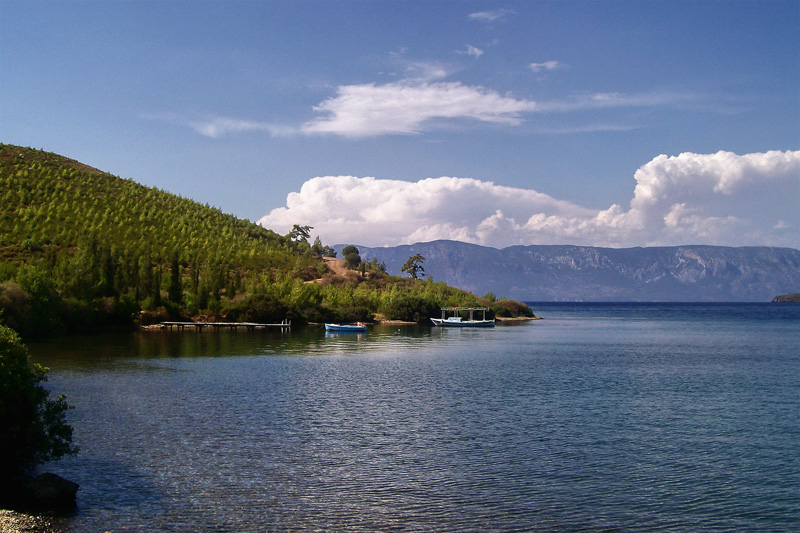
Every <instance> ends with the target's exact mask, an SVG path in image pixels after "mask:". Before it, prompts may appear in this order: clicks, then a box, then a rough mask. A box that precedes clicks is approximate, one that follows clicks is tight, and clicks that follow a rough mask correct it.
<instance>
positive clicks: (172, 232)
mask: <svg viewBox="0 0 800 533" xmlns="http://www.w3.org/2000/svg"><path fill="white" fill-rule="evenodd" d="M0 195H2V197H1V198H0V320H2V321H3V322H5V323H7V324H8V325H10V326H12V327H14V328H15V329H17V330H19V331H20V332H21V333H22V334H23V335H25V336H32V335H46V334H54V333H60V332H63V331H68V330H84V329H91V328H94V327H98V326H106V325H122V324H130V323H132V322H140V323H146V322H152V321H158V320H163V319H166V318H172V319H179V318H180V319H188V318H190V317H192V316H195V317H197V315H203V317H202V319H211V320H214V319H216V318H220V317H225V318H226V319H229V320H251V321H259V322H263V321H280V320H282V319H283V318H290V319H293V320H294V321H295V322H305V321H324V320H342V321H344V320H369V319H371V318H372V317H373V316H374V315H375V314H376V313H382V314H384V315H385V316H387V317H389V318H398V319H403V318H408V317H409V316H414V317H419V318H423V315H424V314H425V313H427V312H429V311H430V310H435V309H436V308H437V307H438V306H440V305H457V304H458V305H461V304H469V303H475V302H477V301H478V300H477V297H476V296H474V295H472V294H470V293H466V292H464V291H459V290H456V289H453V288H451V287H448V286H446V285H444V284H443V283H432V282H419V281H415V280H409V279H401V278H396V277H393V276H388V275H387V274H386V273H385V272H384V271H383V269H382V268H381V265H379V264H378V263H377V262H375V261H373V262H371V263H363V264H358V263H357V264H354V265H353V267H354V268H355V269H356V270H357V272H358V273H359V275H358V276H355V277H347V278H346V279H345V278H342V277H341V276H335V275H333V274H332V273H330V272H329V271H328V269H327V267H326V266H325V263H324V262H323V261H322V254H323V252H325V251H326V249H327V248H326V247H324V246H323V245H322V243H320V242H319V240H317V241H315V242H314V244H313V245H311V244H309V242H308V238H309V236H310V234H309V231H310V230H311V228H308V227H303V226H296V228H295V230H294V231H293V232H292V233H290V234H289V235H283V236H282V235H278V234H276V233H274V232H272V231H269V230H267V229H264V228H262V227H261V226H258V225H256V224H254V223H251V222H249V221H247V220H241V219H237V218H236V217H234V216H231V215H226V214H224V213H222V212H221V211H219V210H218V209H215V208H213V207H209V206H208V205H201V204H198V203H196V202H194V201H192V200H189V199H186V198H182V197H180V196H176V195H174V194H170V193H168V192H165V191H161V190H158V189H155V188H150V187H145V186H143V185H140V184H137V183H135V182H134V181H132V180H124V179H121V178H119V177H116V176H113V175H111V174H108V173H105V172H101V171H99V170H97V169H94V168H91V167H88V166H86V165H83V164H81V163H79V162H77V161H73V160H71V159H68V158H66V157H62V156H59V155H56V154H52V153H48V152H44V151H41V150H33V149H30V148H22V147H19V146H13V145H7V144H6V145H3V144H0ZM403 302H405V303H403ZM401 303H403V305H400V304H401ZM403 309H405V311H402V310H403ZM409 309H412V310H413V312H409V311H408V310H409Z"/></svg>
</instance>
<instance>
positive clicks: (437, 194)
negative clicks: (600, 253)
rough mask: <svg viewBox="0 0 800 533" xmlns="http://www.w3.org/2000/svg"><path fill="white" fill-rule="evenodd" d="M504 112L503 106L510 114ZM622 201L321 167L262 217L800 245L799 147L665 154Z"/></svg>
mask: <svg viewBox="0 0 800 533" xmlns="http://www.w3.org/2000/svg"><path fill="white" fill-rule="evenodd" d="M506 118H507V117H506ZM634 178H635V180H636V186H635V188H634V191H633V198H632V199H631V201H630V204H629V206H628V208H627V209H625V208H623V207H621V206H620V205H617V204H614V205H612V206H610V207H609V208H607V209H604V210H597V209H590V208H587V207H583V206H580V205H577V204H575V203H573V202H569V201H564V200H559V199H556V198H553V197H551V196H548V195H546V194H542V193H540V192H537V191H535V190H533V189H523V188H515V187H505V186H501V185H496V184H494V183H492V182H486V181H480V180H475V179H471V178H457V177H440V178H428V179H422V180H420V181H416V182H409V181H401V180H387V179H379V178H374V177H363V178H359V177H353V176H324V177H316V178H313V179H310V180H308V181H307V182H305V183H304V184H303V186H302V188H301V189H300V191H299V192H294V193H291V194H289V196H288V197H287V200H286V206H285V207H280V208H277V209H273V210H272V211H271V212H270V213H269V214H267V215H266V216H264V217H263V218H261V219H260V220H259V223H260V224H262V225H263V226H265V227H267V228H270V229H273V230H275V231H278V232H279V233H286V232H288V230H289V229H291V227H292V225H293V224H308V225H311V226H314V230H313V232H312V233H313V234H315V235H320V237H321V238H322V240H323V242H325V243H331V244H334V243H357V244H362V245H365V246H384V245H388V246H393V245H398V244H411V243H414V242H424V241H431V240H436V239H452V240H459V241H464V242H471V243H475V244H481V245H485V246H493V247H497V248H502V247H506V246H511V245H516V244H523V245H527V244H578V245H593V246H611V247H630V246H658V245H676V244H715V245H728V246H742V245H764V246H767V245H768V246H787V247H792V248H800V210H798V208H797V205H798V199H800V151H786V152H781V151H770V152H766V153H753V154H746V155H737V154H734V153H732V152H725V151H720V152H717V153H715V154H695V153H688V152H687V153H682V154H680V155H678V156H666V155H659V156H658V157H656V158H654V159H653V160H651V161H650V162H648V163H647V164H645V165H643V166H642V167H640V168H639V169H638V170H637V171H636V173H635V175H634Z"/></svg>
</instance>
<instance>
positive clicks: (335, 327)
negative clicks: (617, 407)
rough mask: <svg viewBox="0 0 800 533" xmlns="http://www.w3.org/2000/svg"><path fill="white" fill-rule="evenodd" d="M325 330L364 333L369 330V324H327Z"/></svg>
mask: <svg viewBox="0 0 800 533" xmlns="http://www.w3.org/2000/svg"><path fill="white" fill-rule="evenodd" d="M325 331H335V332H337V333H363V332H365V331H367V326H363V325H354V324H352V325H351V324H325Z"/></svg>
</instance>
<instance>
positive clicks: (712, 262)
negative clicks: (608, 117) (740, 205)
mask: <svg viewBox="0 0 800 533" xmlns="http://www.w3.org/2000/svg"><path fill="white" fill-rule="evenodd" d="M342 247H343V246H342V245H338V246H335V247H334V248H335V249H336V250H337V252H341V249H342ZM358 249H359V250H360V252H361V257H362V258H363V259H365V260H371V259H377V260H378V261H380V262H384V263H385V264H386V269H387V271H388V272H389V273H390V274H401V272H400V268H401V267H402V266H403V263H405V262H406V260H407V259H408V258H409V257H411V256H412V255H414V254H417V253H419V254H422V256H423V257H425V262H424V263H423V267H424V269H425V274H426V275H427V276H429V277H433V278H434V279H435V280H437V281H444V282H447V283H448V284H450V285H454V286H456V287H459V288H462V289H466V290H469V291H472V292H475V293H477V294H481V295H483V294H486V293H488V292H492V293H494V294H495V295H497V296H505V297H508V298H513V299H517V300H523V301H529V302H535V301H634V302H635V301H663V302H679V301H680V302H714V301H716V302H722V301H725V302H769V301H771V300H772V299H773V298H774V297H775V296H776V295H779V294H785V293H792V292H798V291H800V250H795V249H792V248H772V247H744V248H732V247H725V246H669V247H650V248H598V247H593V246H549V245H548V246H544V245H542V246H538V245H537V246H511V247H509V248H503V249H500V250H499V249H496V248H490V247H486V246H478V245H475V244H467V243H463V242H456V241H434V242H425V243H417V244H412V245H404V246H394V247H388V248H369V247H366V246H358Z"/></svg>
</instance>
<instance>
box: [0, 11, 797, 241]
mask: <svg viewBox="0 0 800 533" xmlns="http://www.w3.org/2000/svg"><path fill="white" fill-rule="evenodd" d="M0 141H2V142H5V143H12V144H21V145H25V146H32V147H34V148H44V149H45V150H48V151H54V152H58V153H61V154H64V155H67V156H69V157H72V158H75V159H78V160H80V161H82V162H85V163H87V164H90V165H93V166H95V167H98V168H100V169H102V170H106V171H109V172H112V173H114V174H117V175H119V176H121V177H125V178H128V177H130V178H133V179H135V180H136V181H138V182H140V183H144V184H146V185H152V186H156V187H159V188H161V189H164V190H167V191H170V192H173V193H176V194H180V195H182V196H185V197H189V198H193V199H195V200H197V201H199V202H202V203H208V204H211V205H214V206H217V207H219V208H221V209H222V210H224V211H226V212H229V213H232V214H234V215H237V216H239V217H242V218H249V219H251V220H261V222H262V223H263V224H265V225H266V226H268V227H271V228H272V229H275V230H276V231H279V232H281V233H284V232H286V231H288V229H289V228H290V227H291V225H292V224H293V223H298V224H308V225H311V226H314V228H315V229H314V230H313V231H312V234H313V235H316V234H319V235H320V236H321V237H322V239H323V242H325V243H326V244H334V243H347V242H355V243H358V244H364V245H372V246H376V245H394V244H400V243H411V242H416V241H427V240H433V239H437V238H453V239H459V240H465V241H469V242H476V243H479V244H485V245H492V246H498V247H502V246H507V245H513V244H553V243H559V244H584V245H604V246H645V245H674V244H724V245H734V246H736V245H754V244H762V245H779V246H791V247H795V248H798V247H800V214H799V213H800V210H798V205H800V152H798V150H800V2H797V1H796V0H793V1H788V2H780V1H764V0H760V1H753V2H750V1H736V0H733V1H703V2H695V1H656V0H653V1H636V2H634V1H590V2H587V1H577V2H570V1H543V2H467V1H464V2H456V1H452V2H448V1H441V2H434V1H424V2H423V1H399V0H395V1H381V2H379V1H366V0H363V1H339V0H331V1H316V2H305V1H292V2H288V1H286V2H281V1H272V2H266V1H251V2H247V1H225V2H179V1H166V2H147V1H136V2H134V1H125V0H115V1H111V0H108V1H102V2H84V1H70V2H67V1H59V2H45V1H37V0H26V1H24V2H23V1H16V0H11V1H9V0H0Z"/></svg>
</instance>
